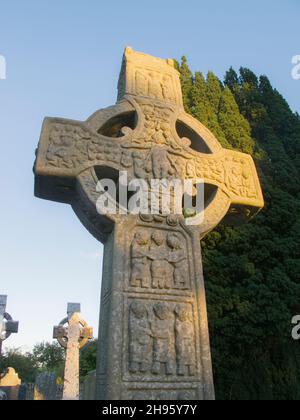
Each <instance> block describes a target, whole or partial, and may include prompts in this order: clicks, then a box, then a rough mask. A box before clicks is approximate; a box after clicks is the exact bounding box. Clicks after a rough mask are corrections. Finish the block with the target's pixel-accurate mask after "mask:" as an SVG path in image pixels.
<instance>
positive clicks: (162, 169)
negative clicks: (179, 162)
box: [151, 147, 175, 179]
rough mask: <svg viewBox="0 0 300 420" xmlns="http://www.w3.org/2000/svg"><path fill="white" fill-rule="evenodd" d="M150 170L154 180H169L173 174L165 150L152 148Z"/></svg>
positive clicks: (171, 164) (169, 159)
mask: <svg viewBox="0 0 300 420" xmlns="http://www.w3.org/2000/svg"><path fill="white" fill-rule="evenodd" d="M151 160H152V170H153V176H154V178H155V179H169V178H170V176H173V175H174V174H175V170H174V168H173V162H172V160H171V158H170V156H169V153H168V151H167V150H165V149H164V148H162V147H154V148H153V149H152V153H151Z"/></svg>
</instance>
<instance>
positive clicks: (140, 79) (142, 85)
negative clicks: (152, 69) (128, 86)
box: [135, 70, 149, 96]
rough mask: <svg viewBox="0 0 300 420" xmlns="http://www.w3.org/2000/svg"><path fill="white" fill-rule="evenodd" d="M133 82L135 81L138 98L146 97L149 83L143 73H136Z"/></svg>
mask: <svg viewBox="0 0 300 420" xmlns="http://www.w3.org/2000/svg"><path fill="white" fill-rule="evenodd" d="M135 80H136V90H137V94H138V95H140V96H146V95H147V94H148V81H149V79H148V77H147V75H145V73H144V72H142V71H139V70H138V71H137V72H136V76H135Z"/></svg>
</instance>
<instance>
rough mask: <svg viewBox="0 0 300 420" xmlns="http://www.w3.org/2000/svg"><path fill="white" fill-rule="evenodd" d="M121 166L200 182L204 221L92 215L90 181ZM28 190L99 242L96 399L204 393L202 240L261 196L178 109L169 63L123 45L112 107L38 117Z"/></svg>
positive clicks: (239, 162) (208, 374)
mask: <svg viewBox="0 0 300 420" xmlns="http://www.w3.org/2000/svg"><path fill="white" fill-rule="evenodd" d="M121 171H122V172H123V171H127V173H128V178H129V179H133V178H139V179H144V180H146V181H148V182H149V183H150V181H151V179H163V178H164V179H165V178H168V179H175V178H176V179H181V180H185V179H195V177H197V179H199V178H200V179H203V182H204V184H205V185H204V188H205V212H204V220H203V221H202V223H200V224H199V225H198V226H189V225H188V224H187V223H186V221H185V218H184V216H183V215H176V214H171V215H169V216H165V215H163V214H156V215H149V214H148V215H145V214H140V215H132V214H128V215H120V214H117V215H106V216H104V215H100V214H99V213H98V212H97V209H96V202H97V199H98V198H99V192H97V184H98V181H99V180H102V179H104V178H110V179H112V180H116V181H117V180H118V175H119V173H120V172H121ZM35 194H36V196H37V197H40V198H44V199H49V200H54V201H58V202H62V203H69V204H71V206H72V208H73V209H74V211H75V213H76V214H77V215H78V217H79V219H80V220H81V222H82V223H83V224H84V225H85V226H86V228H87V229H88V230H89V231H90V232H91V233H92V234H93V235H94V236H95V237H96V238H97V239H99V241H101V242H103V243H104V244H105V250H104V268H103V280H102V297H101V314H100V329H99V350H98V367H97V391H96V399H108V400H114V399H115V400H118V399H137V400H138V399H145V400H151V399H166V400H174V399H183V400H185V399H186V400H192V399H199V400H201V399H213V398H214V386H213V375H212V367H211V354H210V344H209V333H208V323H207V313H206V300H205V289H204V280H203V271H202V262H201V246H200V240H201V239H202V238H203V237H204V236H205V235H206V234H207V233H208V232H210V231H211V230H212V229H213V228H215V227H216V226H217V225H218V224H219V223H220V222H221V221H222V220H225V221H228V222H230V223H231V222H233V221H234V222H236V223H238V222H244V221H247V220H249V219H250V218H251V217H252V216H253V215H254V214H255V213H257V211H258V210H259V209H260V208H262V207H263V197H262V192H261V188H260V183H259V180H258V176H257V172H256V169H255V165H254V162H253V160H252V158H251V157H250V156H248V155H245V154H242V153H239V152H235V151H233V150H225V149H223V148H222V147H221V145H220V144H219V142H218V141H217V139H216V138H215V137H214V135H213V134H212V133H211V132H210V131H209V130H207V129H206V128H205V127H204V126H203V125H202V124H201V123H200V122H198V121H197V120H195V119H194V118H192V117H191V116H190V115H188V114H186V113H185V111H184V108H183V102H182V93H181V85H180V78H179V73H178V72H177V70H176V69H175V66H174V61H173V60H162V59H158V58H154V57H151V56H148V55H145V54H141V53H137V52H135V51H133V50H132V49H131V48H127V49H126V51H125V54H124V59H123V65H122V69H121V74H120V79H119V86H118V101H117V104H116V105H115V106H112V107H110V108H106V109H102V110H99V111H97V112H96V113H95V114H93V115H92V116H91V117H90V118H89V119H88V120H87V121H84V122H78V121H72V120H66V119H60V118H46V119H45V121H44V125H43V128H42V134H41V139H40V143H39V146H38V150H37V159H36V163H35ZM183 214H184V212H183Z"/></svg>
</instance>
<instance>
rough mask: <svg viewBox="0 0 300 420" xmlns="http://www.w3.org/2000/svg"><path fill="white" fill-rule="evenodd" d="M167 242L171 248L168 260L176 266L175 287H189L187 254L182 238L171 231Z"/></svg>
mask: <svg viewBox="0 0 300 420" xmlns="http://www.w3.org/2000/svg"><path fill="white" fill-rule="evenodd" d="M167 244H168V246H169V248H170V249H171V252H170V254H169V257H168V261H169V262H170V263H171V264H172V265H173V267H174V287H175V288H176V289H186V288H188V278H189V273H188V271H187V268H188V266H187V264H186V262H187V254H186V250H185V248H184V245H183V243H182V240H181V239H180V237H179V236H178V235H176V234H175V233H170V234H169V235H168V237H167Z"/></svg>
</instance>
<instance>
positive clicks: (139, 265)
mask: <svg viewBox="0 0 300 420" xmlns="http://www.w3.org/2000/svg"><path fill="white" fill-rule="evenodd" d="M149 247H150V238H149V235H148V234H147V233H146V232H144V231H139V232H137V233H136V234H135V236H134V239H133V242H132V245H131V280H130V285H131V286H132V287H145V288H149V287H150V285H151V273H150V260H148V255H149Z"/></svg>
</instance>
